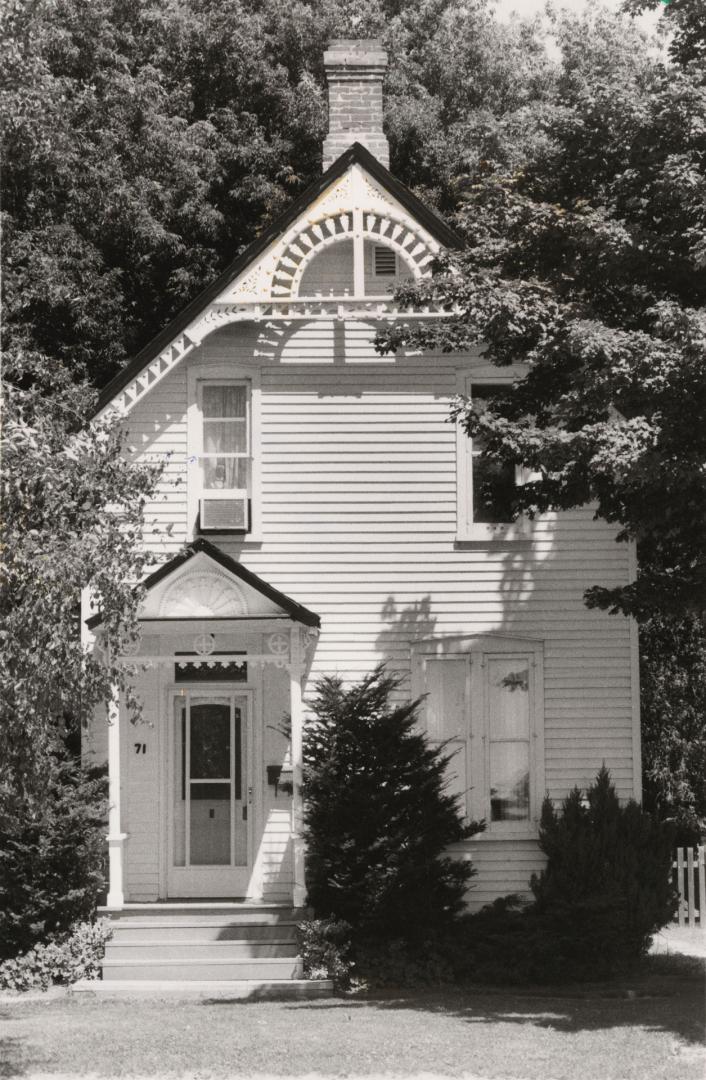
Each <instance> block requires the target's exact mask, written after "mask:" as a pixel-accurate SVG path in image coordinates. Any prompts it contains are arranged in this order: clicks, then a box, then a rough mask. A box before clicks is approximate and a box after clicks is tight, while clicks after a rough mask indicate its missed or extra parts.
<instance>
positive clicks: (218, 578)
mask: <svg viewBox="0 0 706 1080" xmlns="http://www.w3.org/2000/svg"><path fill="white" fill-rule="evenodd" d="M159 614H160V615H161V616H163V617H166V618H170V619H175V618H176V619H178V618H183V619H186V618H193V617H194V616H196V617H201V618H206V619H207V618H219V617H220V618H229V617H230V616H233V615H247V614H248V605H247V602H246V600H245V596H244V595H243V593H242V591H241V590H240V589H239V588H238V586H237V585H236V584H235V583H234V582H233V581H232V580H231V579H230V578H227V577H226V576H225V575H224V574H216V573H208V572H204V573H200V574H186V575H183V576H181V577H179V578H177V580H176V581H175V582H173V583H172V584H171V585H170V586H169V588H168V589H167V590H166V592H165V593H164V596H163V597H162V600H161V603H160V605H159Z"/></svg>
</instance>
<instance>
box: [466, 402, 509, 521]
mask: <svg viewBox="0 0 706 1080" xmlns="http://www.w3.org/2000/svg"><path fill="white" fill-rule="evenodd" d="M504 389H506V387H504V386H503V385H502V384H501V383H485V384H479V385H476V386H471V396H472V398H471V399H472V401H473V404H474V405H475V406H476V408H478V407H480V408H482V407H483V406H485V405H486V404H488V403H489V402H490V401H492V399H493V397H495V396H496V395H499V394H501V393H502V392H503V390H504ZM470 442H471V499H472V509H473V520H474V522H478V523H481V524H498V523H499V522H509V521H510V520H511V506H512V499H513V496H514V493H515V486H516V483H517V470H516V468H515V466H514V465H507V464H504V463H502V462H496V461H489V460H488V459H487V458H485V457H483V450H484V449H485V443H484V440H483V438H482V437H481V436H480V435H475V436H474V437H473V439H472V440H470Z"/></svg>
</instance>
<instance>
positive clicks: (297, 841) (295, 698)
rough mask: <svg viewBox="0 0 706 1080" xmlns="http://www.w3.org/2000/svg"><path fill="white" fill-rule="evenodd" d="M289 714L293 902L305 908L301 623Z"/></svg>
mask: <svg viewBox="0 0 706 1080" xmlns="http://www.w3.org/2000/svg"><path fill="white" fill-rule="evenodd" d="M289 656H290V670H291V675H290V715H291V718H292V781H293V791H292V849H293V867H294V888H293V893H292V902H293V904H294V907H295V908H301V907H304V903H305V901H306V883H305V880H304V838H303V836H302V817H303V799H302V725H303V719H304V710H303V706H302V674H303V668H304V665H303V655H302V647H301V635H300V631H299V624H298V623H294V624H293V625H292V630H291V635H290V654H289Z"/></svg>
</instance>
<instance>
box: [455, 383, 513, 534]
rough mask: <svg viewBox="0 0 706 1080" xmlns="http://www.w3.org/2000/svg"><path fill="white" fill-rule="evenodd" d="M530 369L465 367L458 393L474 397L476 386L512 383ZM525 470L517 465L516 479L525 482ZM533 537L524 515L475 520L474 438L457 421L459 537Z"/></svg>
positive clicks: (457, 525) (457, 527)
mask: <svg viewBox="0 0 706 1080" xmlns="http://www.w3.org/2000/svg"><path fill="white" fill-rule="evenodd" d="M526 374H527V369H526V368H524V367H520V366H518V365H515V366H513V367H509V368H497V367H494V368H489V367H488V366H484V367H483V368H480V369H478V368H477V369H475V370H473V369H470V370H469V369H468V368H465V369H463V370H461V371H459V372H458V373H457V380H456V393H457V394H458V395H460V396H463V397H468V398H470V399H471V400H473V394H472V389H473V386H474V385H475V386H498V385H502V384H506V385H507V386H511V385H512V383H513V382H515V381H516V380H517V379H518V378H523V376H524V375H526ZM524 477H525V470H524V469H522V468H521V466H516V468H515V483H516V484H521V483H523V479H524ZM529 537H530V522H529V519H528V518H527V517H525V516H522V517H519V518H517V520H516V521H497V522H494V521H493V522H491V521H474V520H473V439H472V438H471V437H470V436H469V435H466V433H465V432H464V431H463V430H462V428H461V425H460V424H459V423H457V424H456V541H457V543H458V542H460V543H464V542H481V543H488V542H489V541H493V540H496V541H497V540H503V541H504V540H507V541H518V540H527V539H529Z"/></svg>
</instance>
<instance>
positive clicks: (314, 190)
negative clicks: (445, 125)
mask: <svg viewBox="0 0 706 1080" xmlns="http://www.w3.org/2000/svg"><path fill="white" fill-rule="evenodd" d="M356 164H357V165H361V166H362V167H363V168H364V169H365V170H366V171H367V172H368V173H369V174H370V175H371V177H372V178H373V179H374V180H375V181H376V182H377V183H378V184H379V185H380V186H381V187H382V188H384V189H385V190H386V191H388V192H389V193H390V195H392V196H393V197H394V198H395V199H396V200H397V201H398V202H399V203H400V204H401V206H403V207H404V209H405V210H407V211H408V213H409V214H410V215H411V216H412V217H413V218H414V219H415V220H416V221H418V222H419V223H420V224H421V225H422V226H423V227H424V228H425V229H426V230H427V232H428V233H429V234H430V235H431V236H432V237H434V239H435V240H436V241H437V242H438V243H439V244H440V245H441V246H442V247H446V248H456V249H458V248H460V247H461V246H462V242H461V240H460V238H459V237H458V236H457V235H456V233H454V232H453V231H452V230H451V229H450V228H449V226H448V225H446V223H445V222H444V221H443V220H442V219H441V218H440V217H439V216H438V215H437V214H436V213H435V212H434V211H433V210H430V209H429V207H428V206H425V205H424V203H423V202H421V201H420V199H418V198H417V197H416V195H414V194H413V193H412V192H411V191H410V190H409V188H407V187H405V185H404V184H402V183H400V181H399V180H396V179H395V177H394V176H393V175H392V173H391V172H390V171H389V170H388V169H386V168H385V167H384V165H381V164H380V162H379V161H378V160H377V159H376V158H375V157H373V155H372V154H371V153H370V152H369V151H368V150H366V148H365V147H364V146H362V145H361V144H360V143H353V145H352V146H351V147H349V149H348V150H346V151H345V153H343V154H341V156H340V157H339V158H338V159H337V160H336V161H334V163H333V165H331V167H330V168H329V169H327V170H326V172H325V173H323V175H322V176H321V178H320V179H319V180H317V181H316V182H315V183H313V184H311V185H310V186H309V187H308V188H307V189H306V191H304V192H303V193H302V194H301V195H300V196H299V197H298V198H297V199H295V201H294V202H293V203H292V204H291V206H289V207H288V209H287V210H286V211H285V212H284V213H283V214H282V215H280V217H279V218H277V220H276V221H274V222H273V223H272V224H271V225H270V226H269V228H267V229H266V230H265V231H264V232H263V233H262V234H261V235H260V236H258V237H257V239H255V240H254V241H253V242H252V243H251V244H250V245H249V246H248V247H247V248H246V249H245V251H243V252H242V253H241V254H240V255H239V256H238V257H237V258H236V259H234V260H233V262H232V263H230V265H229V266H227V267H226V269H225V270H224V271H223V272H222V273H221V274H220V275H219V277H217V278H216V280H215V281H213V282H212V283H211V284H210V285H208V286H207V287H206V288H205V289H204V290H203V291H202V292H201V293H199V295H198V296H196V297H195V298H194V299H193V300H192V301H191V303H189V304H188V305H187V306H186V307H185V308H184V309H183V310H182V311H181V312H180V313H179V314H178V315H177V316H176V317H175V318H174V319H172V321H171V322H170V323H168V324H167V325H166V326H165V327H164V329H163V330H161V331H160V332H159V334H157V336H156V337H154V338H153V339H152V341H150V342H149V343H148V344H147V345H145V346H144V348H142V349H140V351H139V352H138V353H137V354H136V355H135V356H134V357H133V359H132V360H131V361H130V362H129V363H128V364H127V365H126V366H125V367H124V368H123V369H122V371H119V372H118V374H117V375H116V376H115V377H114V378H113V379H111V381H110V382H109V383H108V384H107V385H106V386H105V387H103V389H102V390H101V392H100V395H99V398H98V403H97V405H96V408H95V410H94V415H96V414H97V413H99V412H101V411H102V410H103V409H105V408H106V407H107V406H108V405H110V403H111V402H112V401H113V399H114V398H115V397H116V396H117V395H118V394H120V392H121V391H122V390H123V389H124V388H125V387H126V386H127V385H128V384H129V383H130V382H131V381H132V380H133V379H135V377H136V376H137V375H139V374H140V372H141V371H143V369H144V368H145V367H146V366H147V365H148V364H149V363H150V362H151V361H152V360H153V359H154V358H155V357H156V356H158V354H159V353H160V352H161V350H162V349H164V348H165V347H166V346H168V345H169V343H170V342H172V341H173V340H174V339H175V338H177V337H178V336H179V335H180V334H181V333H182V331H184V330H185V329H186V327H187V326H189V324H190V323H191V322H192V321H193V320H194V318H196V317H197V316H198V315H199V313H200V312H201V311H202V310H203V309H204V308H205V307H207V306H208V304H210V303H211V302H212V301H214V300H216V299H217V298H218V297H219V296H220V295H221V293H222V292H223V291H224V289H226V288H227V287H228V285H229V284H230V283H231V282H232V281H233V280H234V279H235V278H236V277H238V275H241V274H242V273H243V271H244V270H246V269H247V267H248V266H249V265H250V264H251V263H253V262H254V261H255V260H256V259H257V257H258V256H259V255H262V253H263V252H264V251H266V249H267V248H268V247H269V245H270V244H272V242H273V241H274V240H276V239H277V238H278V237H279V236H281V235H282V234H283V233H284V232H285V231H286V230H287V229H288V228H289V227H290V226H291V225H292V224H293V223H294V222H296V220H297V218H298V217H300V215H301V214H302V213H303V212H304V211H305V210H306V209H307V207H309V206H310V205H311V204H312V203H313V202H314V201H315V200H316V199H317V198H318V197H319V196H320V195H321V194H322V193H323V192H325V191H326V189H327V188H328V187H330V185H331V184H332V183H334V182H335V181H336V180H337V179H339V177H341V176H342V175H343V174H344V173H345V172H346V171H347V170H348V169H349V168H350V167H351V166H352V165H356Z"/></svg>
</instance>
